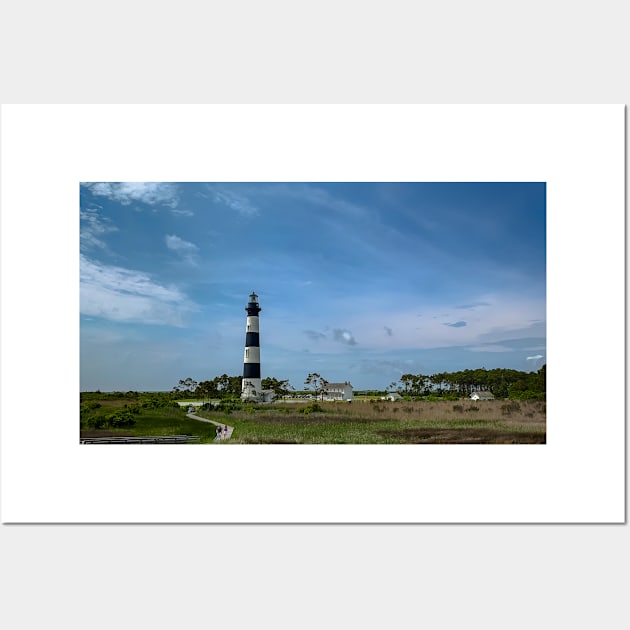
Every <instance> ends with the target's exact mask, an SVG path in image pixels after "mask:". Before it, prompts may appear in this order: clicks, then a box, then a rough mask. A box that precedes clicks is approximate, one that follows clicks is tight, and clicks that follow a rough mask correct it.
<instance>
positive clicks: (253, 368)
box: [241, 292, 262, 400]
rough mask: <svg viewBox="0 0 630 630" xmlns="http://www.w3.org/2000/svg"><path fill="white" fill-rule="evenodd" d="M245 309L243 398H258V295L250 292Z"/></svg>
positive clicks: (260, 386)
mask: <svg viewBox="0 0 630 630" xmlns="http://www.w3.org/2000/svg"><path fill="white" fill-rule="evenodd" d="M245 310H246V311H247V326H246V328H245V357H244V361H243V387H242V391H241V398H242V399H243V400H258V399H260V398H261V397H262V382H261V380H260V335H259V333H260V328H259V325H258V313H260V311H262V309H261V308H260V305H259V304H258V296H257V295H256V294H255V293H253V292H252V293H251V294H250V296H249V302H248V303H247V306H246V307H245Z"/></svg>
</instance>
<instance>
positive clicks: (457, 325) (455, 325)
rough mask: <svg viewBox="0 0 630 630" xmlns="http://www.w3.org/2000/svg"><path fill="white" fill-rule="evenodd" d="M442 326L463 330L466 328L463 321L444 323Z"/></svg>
mask: <svg viewBox="0 0 630 630" xmlns="http://www.w3.org/2000/svg"><path fill="white" fill-rule="evenodd" d="M444 326H450V327H451V328H463V327H464V326H466V322H463V321H459V322H451V323H448V322H447V323H445V324H444Z"/></svg>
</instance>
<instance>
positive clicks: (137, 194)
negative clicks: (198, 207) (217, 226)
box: [83, 182, 192, 215]
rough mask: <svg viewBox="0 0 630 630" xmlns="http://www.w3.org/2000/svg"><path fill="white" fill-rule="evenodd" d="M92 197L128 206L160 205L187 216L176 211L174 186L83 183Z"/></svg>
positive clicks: (186, 211) (135, 183)
mask: <svg viewBox="0 0 630 630" xmlns="http://www.w3.org/2000/svg"><path fill="white" fill-rule="evenodd" d="M83 186H85V187H86V188H88V189H89V190H90V191H91V192H92V194H93V195H97V196H100V197H107V198H108V199H112V200H113V201H117V202H118V203H121V204H122V205H123V206H128V205H130V204H131V203H133V202H141V203H145V204H147V205H151V206H155V205H161V206H166V207H168V208H170V209H171V210H172V211H173V212H175V213H176V214H188V215H191V214H192V212H190V211H188V210H181V209H178V205H179V195H178V192H177V186H176V185H175V184H170V183H164V182H95V183H84V184H83Z"/></svg>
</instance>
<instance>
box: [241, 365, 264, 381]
mask: <svg viewBox="0 0 630 630" xmlns="http://www.w3.org/2000/svg"><path fill="white" fill-rule="evenodd" d="M243 378H260V363H245V365H243Z"/></svg>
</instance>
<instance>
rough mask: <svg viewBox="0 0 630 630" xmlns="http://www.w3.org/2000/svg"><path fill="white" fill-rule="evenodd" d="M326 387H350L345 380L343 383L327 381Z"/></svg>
mask: <svg viewBox="0 0 630 630" xmlns="http://www.w3.org/2000/svg"><path fill="white" fill-rule="evenodd" d="M326 387H352V385H351V384H350V383H348V382H347V381H346V382H345V383H328V385H326Z"/></svg>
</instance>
